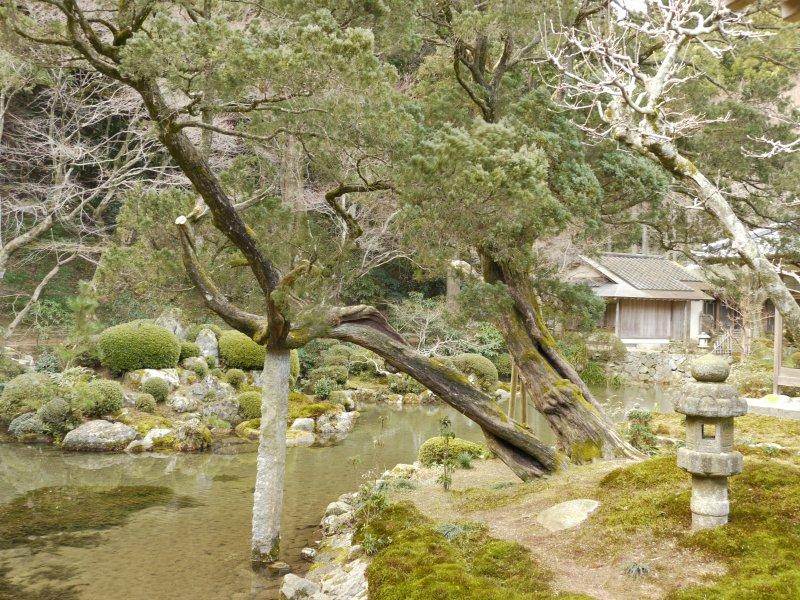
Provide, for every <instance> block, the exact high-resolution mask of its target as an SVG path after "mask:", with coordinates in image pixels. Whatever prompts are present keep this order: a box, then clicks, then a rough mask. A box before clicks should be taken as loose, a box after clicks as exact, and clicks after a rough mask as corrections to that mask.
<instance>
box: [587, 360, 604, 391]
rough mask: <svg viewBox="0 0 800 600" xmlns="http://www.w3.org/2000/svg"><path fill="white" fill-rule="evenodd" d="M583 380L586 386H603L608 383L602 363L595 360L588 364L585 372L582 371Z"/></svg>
mask: <svg viewBox="0 0 800 600" xmlns="http://www.w3.org/2000/svg"><path fill="white" fill-rule="evenodd" d="M581 379H583V381H584V383H586V385H591V386H601V385H605V384H606V383H608V377H607V376H606V371H605V369H604V368H603V366H602V365H601V364H600V363H598V362H595V361H593V360H590V361H589V362H587V363H586V366H585V367H584V369H583V371H581Z"/></svg>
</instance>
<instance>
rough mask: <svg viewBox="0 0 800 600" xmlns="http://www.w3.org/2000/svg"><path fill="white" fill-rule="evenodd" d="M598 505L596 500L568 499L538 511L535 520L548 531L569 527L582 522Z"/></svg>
mask: <svg viewBox="0 0 800 600" xmlns="http://www.w3.org/2000/svg"><path fill="white" fill-rule="evenodd" d="M599 506H600V503H599V502H598V501H597V500H588V499H583V498H581V499H578V500H568V501H567V502H561V503H560V504H556V505H555V506H551V507H550V508H548V509H546V510H543V511H542V512H540V513H539V515H538V516H537V517H536V522H537V523H539V525H541V526H542V527H544V528H545V529H547V530H549V531H561V530H563V529H570V528H571V527H575V526H576V525H579V524H581V523H583V522H584V521H585V520H586V519H587V518H588V517H589V515H590V514H592V513H593V512H594V511H595V510H597V508H598V507H599Z"/></svg>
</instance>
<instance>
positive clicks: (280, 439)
mask: <svg viewBox="0 0 800 600" xmlns="http://www.w3.org/2000/svg"><path fill="white" fill-rule="evenodd" d="M289 362H290V361H289V351H288V350H267V356H266V358H265V359H264V372H263V379H262V382H263V391H262V395H261V433H260V436H259V440H258V466H257V470H256V485H255V490H254V492H253V537H252V544H251V559H252V562H253V564H268V563H270V562H273V561H275V560H277V558H278V550H279V546H280V527H281V509H282V507H283V476H284V471H285V468H286V418H287V412H288V406H289V370H290V367H289Z"/></svg>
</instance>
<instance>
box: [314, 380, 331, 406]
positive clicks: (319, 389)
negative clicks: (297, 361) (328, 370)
mask: <svg viewBox="0 0 800 600" xmlns="http://www.w3.org/2000/svg"><path fill="white" fill-rule="evenodd" d="M335 389H336V382H335V381H334V380H333V379H331V378H330V377H323V378H322V379H318V380H317V382H316V383H315V384H314V395H315V396H316V397H317V398H321V399H322V400H327V399H328V398H330V396H331V393H332V392H333V391H334V390H335Z"/></svg>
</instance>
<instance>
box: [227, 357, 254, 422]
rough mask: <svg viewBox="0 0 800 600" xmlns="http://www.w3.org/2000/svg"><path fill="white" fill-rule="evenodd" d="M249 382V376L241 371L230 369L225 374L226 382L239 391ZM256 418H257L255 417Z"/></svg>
mask: <svg viewBox="0 0 800 600" xmlns="http://www.w3.org/2000/svg"><path fill="white" fill-rule="evenodd" d="M246 380H247V374H246V373H245V372H244V371H242V370H241V369H228V371H227V373H225V381H227V382H228V383H230V384H231V385H232V386H233V387H234V388H236V389H237V390H238V389H239V388H240V387H242V384H243V383H244V382H245V381H246ZM254 418H255V417H254Z"/></svg>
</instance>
